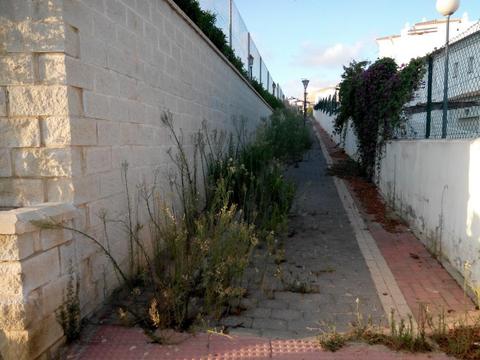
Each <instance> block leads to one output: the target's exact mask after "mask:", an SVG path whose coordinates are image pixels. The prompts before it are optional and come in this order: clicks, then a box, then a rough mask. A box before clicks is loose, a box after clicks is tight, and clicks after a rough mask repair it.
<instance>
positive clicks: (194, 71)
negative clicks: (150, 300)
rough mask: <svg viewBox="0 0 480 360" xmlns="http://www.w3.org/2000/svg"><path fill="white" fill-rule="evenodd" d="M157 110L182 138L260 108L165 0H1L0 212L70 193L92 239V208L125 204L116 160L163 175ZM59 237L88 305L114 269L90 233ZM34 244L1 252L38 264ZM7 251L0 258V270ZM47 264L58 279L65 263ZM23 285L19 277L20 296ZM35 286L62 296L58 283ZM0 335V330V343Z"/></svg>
mask: <svg viewBox="0 0 480 360" xmlns="http://www.w3.org/2000/svg"><path fill="white" fill-rule="evenodd" d="M164 111H170V112H171V113H172V114H173V117H174V121H175V126H176V128H177V130H180V129H181V130H182V132H183V134H184V139H185V141H186V142H187V145H191V143H190V135H191V134H192V133H194V132H195V131H197V129H199V128H200V127H201V124H202V121H204V120H205V121H206V122H207V124H208V127H209V128H211V129H214V128H215V129H221V130H226V131H233V129H234V121H233V119H234V118H237V119H240V118H244V119H245V120H246V122H247V124H248V126H249V128H250V129H254V128H255V126H256V125H257V124H258V121H259V120H260V118H262V117H266V116H268V115H269V114H270V113H271V109H270V108H269V106H268V105H267V104H266V103H265V102H264V101H263V99H261V98H260V96H259V95H258V94H257V93H256V92H255V91H254V90H253V88H252V87H251V86H250V85H249V84H248V82H247V81H245V79H243V77H242V76H241V75H240V74H239V73H238V72H237V71H236V70H235V68H234V67H233V66H232V65H231V64H229V63H228V61H227V60H226V59H225V58H224V57H223V56H222V55H221V54H220V53H219V52H218V50H216V48H215V47H214V46H213V45H212V44H211V43H210V42H209V40H208V39H207V38H206V37H205V36H204V35H203V34H202V33H201V32H200V31H199V30H198V28H197V27H196V26H195V25H194V24H193V23H192V22H191V21H190V20H189V19H188V18H187V17H186V16H185V15H184V14H183V13H182V11H181V10H179V9H178V7H177V6H176V5H175V4H174V3H173V1H171V0H94V1H92V0H0V208H2V207H3V208H7V209H11V208H13V209H14V210H9V211H5V212H4V213H16V212H23V211H27V210H28V211H30V210H31V209H32V208H33V209H37V207H38V206H47V205H49V204H52V203H63V204H71V205H74V207H75V211H76V215H75V216H76V217H75V218H76V220H75V226H76V227H78V228H79V229H81V230H83V231H86V232H88V233H89V234H91V235H93V236H95V237H97V238H98V239H100V240H102V239H103V226H102V223H101V221H100V218H99V215H100V214H102V213H106V214H107V215H108V217H109V218H116V219H118V218H119V217H121V216H123V215H124V213H125V211H126V209H127V205H126V203H127V198H126V195H125V183H124V181H123V180H122V163H124V162H127V163H128V164H129V170H128V183H129V186H130V187H131V189H135V186H136V185H137V184H139V183H141V182H143V181H145V182H147V183H148V182H151V180H152V178H153V174H154V173H155V172H156V171H159V173H160V179H164V180H165V181H166V178H167V177H166V175H167V172H168V171H169V169H171V168H172V164H171V162H170V159H169V157H168V155H167V150H168V149H169V148H170V147H171V146H172V142H171V140H170V138H169V135H168V132H167V131H166V129H165V128H164V127H163V126H162V125H161V121H160V116H161V114H162V113H163V112H164ZM133 193H134V191H132V194H131V195H132V198H131V201H132V203H135V196H134V194H133ZM45 204H47V205H45ZM0 211H1V210H0ZM1 225H2V224H0V226H1ZM109 231H111V232H112V236H111V239H113V240H112V243H111V244H110V245H111V246H112V248H113V249H114V252H115V254H116V255H117V256H118V257H119V260H120V262H122V263H124V264H126V262H127V259H126V254H127V252H128V251H127V238H126V237H127V236H126V234H125V233H124V232H122V231H121V230H120V229H119V226H109ZM2 234H3V233H2ZM36 234H37V235H34V236H33V235H32V236H33V237H29V238H28V237H25V239H24V240H22V241H21V242H22V243H29V246H30V247H32V246H34V245H32V244H37V245H38V244H41V243H42V240H41V239H42V232H41V231H40V230H39V229H37V230H36ZM3 235H5V237H3V238H1V240H2V245H0V253H1V251H2V249H7V250H8V249H10V247H11V246H16V245H15V244H16V243H17V240H16V239H17V237H18V236H20V235H21V234H17V233H13V234H3ZM3 235H1V236H3ZM22 236H23V235H22ZM22 236H20V237H22ZM68 236H70V235H68ZM144 236H145V237H148V234H147V233H146V232H145V234H144ZM27 238H28V239H30V240H28V239H27ZM22 239H23V238H22ZM32 239H33V240H32ZM67 239H68V240H67ZM63 240H66V241H65V243H66V244H65V245H62V247H55V249H56V250H55V251H56V253H55V254H56V256H57V257H58V263H59V264H62V263H65V262H66V261H67V259H68V261H71V262H72V265H73V269H74V273H75V279H76V280H78V281H79V284H80V294H79V295H80V302H81V308H82V314H83V315H88V314H89V313H91V312H92V311H93V310H94V309H96V308H98V306H99V305H101V304H102V301H104V299H105V298H106V296H107V295H108V294H109V293H110V291H111V290H112V289H113V287H115V286H116V285H117V282H116V278H115V276H114V274H113V271H112V268H111V266H110V264H109V263H108V261H107V260H106V259H105V257H104V255H103V254H102V253H101V252H100V251H99V249H98V248H97V247H96V246H95V245H94V244H93V243H91V242H90V241H88V240H87V239H85V238H82V237H79V236H73V238H72V239H70V238H69V237H65V238H64V239H63ZM45 241H47V240H45ZM62 244H63V243H62ZM37 245H35V246H36V247H35V246H34V249H35V252H34V253H29V255H25V256H26V258H25V259H23V258H22V259H16V260H8V261H16V262H17V263H19V264H20V263H22V261H24V260H25V261H27V260H30V259H36V260H35V264H36V265H35V266H38V269H41V271H44V270H43V269H44V268H43V267H42V266H43V265H42V264H43V263H44V262H51V261H52V259H50V258H49V257H47V255H48V256H52V255H51V254H53V252H52V251H50V250H49V249H44V248H43V247H38V246H37ZM7 250H5V251H7ZM8 251H9V253H10V252H11V251H10V250H8ZM15 251H16V250H15ZM22 251H23V250H22ZM49 251H50V252H49ZM45 254H47V255H45ZM52 258H53V257H52ZM122 260H123V261H122ZM8 261H7V260H3V259H0V272H3V271H7V270H5V269H8V268H9V266H10V265H8ZM32 261H33V260H32ZM32 263H33V262H32ZM51 263H52V264H56V263H55V262H51ZM62 271H63V270H62ZM53 273H54V274H56V275H55V276H56V277H57V280H58V281H61V280H60V279H62V281H63V282H62V284H63V285H65V281H64V280H65V274H64V273H62V272H61V271H60V272H58V273H57V272H56V270H55V271H53ZM52 276H53V275H52ZM54 280H55V279H51V281H54ZM18 281H19V282H20V284H21V285H22V283H21V281H20V280H18ZM22 286H26V285H25V284H23V285H22ZM39 286H40V287H39V288H36V289H30V290H32V291H33V290H35V291H37V290H38V289H40V288H41V286H43V284H42V285H39ZM42 289H43V288H42ZM30 290H26V288H24V289H23V292H22V295H21V296H23V301H24V302H25V303H28V302H29V301H30V300H29V296H30V293H31V291H30ZM57 290H58V289H57ZM38 296H39V298H40V299H41V301H45V302H49V303H51V304H57V305H58V304H59V302H61V301H62V295H61V294H60V293H59V291H56V292H55V291H52V292H48V293H47V291H43V290H42V291H41V292H40V295H38ZM8 298H9V297H8V296H6V297H5V298H3V299H2V300H1V301H0V306H2V307H4V309H6V310H5V311H11V309H12V307H10V306H9V305H8V304H7V301H8ZM5 304H7V305H5ZM5 306H6V307H5ZM53 307H54V306H53V305H52V306H50V307H49V308H48V309H49V310H48V311H47V312H50V315H49V316H50V317H49V318H48V319H49V320H48V321H53V317H52V316H53V315H52V314H53V313H54V311H53V310H54V309H53ZM9 309H10V310H9ZM45 314H46V313H45ZM25 316H26V318H28V319H30V315H28V314H27V315H25ZM45 316H46V317H45V319H47V314H46V315H45ZM29 321H30V320H29ZM45 321H46V320H45ZM25 329H27V327H24V328H23V330H25ZM52 329H58V327H55V326H53V325H52ZM23 330H22V331H23ZM29 334H30V332H29ZM2 336H3V337H4V338H5V336H4V335H2V331H1V330H0V343H2V339H1V337H2ZM29 336H30V335H29ZM60 338H61V334H59V333H56V332H54V334H53V335H52V337H51V338H48V339H45V340H44V341H43V340H42V341H40V342H39V343H41V344H42V346H39V348H41V349H43V350H42V351H40V352H39V353H44V354H45V353H46V350H45V349H48V348H50V347H51V346H54V344H56V343H57V342H58V340H59V339H60ZM36 343H38V342H36ZM0 349H6V347H3V348H2V347H1V346H0ZM0 351H4V350H0ZM5 351H6V350H5ZM3 354H4V352H2V355H3ZM31 354H34V355H35V356H34V357H36V356H37V355H38V352H37V351H36V350H32V353H31ZM3 356H4V357H6V355H3ZM34 357H33V355H32V356H30V358H34ZM7 358H8V357H7Z"/></svg>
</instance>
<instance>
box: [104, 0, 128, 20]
mask: <svg viewBox="0 0 480 360" xmlns="http://www.w3.org/2000/svg"><path fill="white" fill-rule="evenodd" d="M105 7H106V9H105V12H106V14H107V16H108V17H109V18H110V19H111V20H112V21H113V22H115V23H116V24H117V25H123V26H125V25H126V24H127V12H126V8H125V6H124V5H123V4H122V3H121V2H120V1H118V0H105Z"/></svg>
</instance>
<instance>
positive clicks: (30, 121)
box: [0, 118, 40, 147]
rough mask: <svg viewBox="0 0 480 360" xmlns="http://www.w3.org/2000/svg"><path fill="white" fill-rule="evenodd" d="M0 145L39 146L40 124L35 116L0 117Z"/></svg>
mask: <svg viewBox="0 0 480 360" xmlns="http://www.w3.org/2000/svg"><path fill="white" fill-rule="evenodd" d="M0 146H2V147H36V146H40V126H39V123H38V120H37V119H36V118H16V119H10V118H0Z"/></svg>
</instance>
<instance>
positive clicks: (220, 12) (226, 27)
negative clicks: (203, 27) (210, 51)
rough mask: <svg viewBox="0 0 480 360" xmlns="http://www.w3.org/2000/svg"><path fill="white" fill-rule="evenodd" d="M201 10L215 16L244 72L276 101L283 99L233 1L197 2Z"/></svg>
mask: <svg viewBox="0 0 480 360" xmlns="http://www.w3.org/2000/svg"><path fill="white" fill-rule="evenodd" d="M199 3H200V6H201V7H202V9H203V10H208V11H210V12H212V13H214V14H215V15H216V25H217V26H218V27H219V28H221V29H222V31H223V33H224V34H225V36H226V38H227V41H228V43H229V44H230V46H231V47H232V48H233V50H234V51H235V54H236V55H237V56H239V57H240V58H241V59H242V61H243V64H244V65H245V70H246V71H247V73H248V74H249V75H250V76H251V77H252V78H253V79H256V80H257V81H258V82H259V83H261V84H262V85H263V87H264V88H265V89H266V90H267V91H268V92H270V93H271V94H273V95H275V96H276V97H277V98H278V99H284V98H285V96H284V94H283V90H282V88H281V87H280V86H279V85H278V83H276V82H275V80H274V79H273V77H272V75H271V73H270V71H269V70H268V68H267V66H266V65H265V60H264V59H263V57H262V55H261V54H260V52H259V51H258V48H257V46H256V45H255V42H254V41H253V38H252V37H251V35H250V32H249V30H248V28H247V26H246V25H245V22H244V21H243V18H242V16H241V15H240V12H239V11H238V9H237V6H236V5H235V2H234V1H233V0H199Z"/></svg>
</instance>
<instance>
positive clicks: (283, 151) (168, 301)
mask: <svg viewBox="0 0 480 360" xmlns="http://www.w3.org/2000/svg"><path fill="white" fill-rule="evenodd" d="M161 120H162V123H163V125H164V126H165V128H166V129H167V130H168V131H169V133H170V136H171V138H172V140H173V143H174V147H173V148H172V149H171V150H170V151H169V152H168V155H169V157H170V160H171V163H172V164H173V165H174V167H175V171H174V172H173V174H171V176H170V178H169V183H170V187H171V190H172V193H174V194H175V195H176V196H175V199H176V200H175V199H172V201H171V202H169V201H168V199H167V198H165V197H162V196H161V195H160V194H161V191H160V189H159V185H158V184H159V182H158V181H157V180H158V179H157V176H155V179H154V181H153V183H152V184H149V185H147V184H141V185H140V186H138V191H137V193H134V192H132V191H131V190H130V188H129V184H128V178H129V177H128V164H126V163H124V165H123V166H122V179H123V180H124V184H125V194H126V197H127V202H126V203H127V209H125V212H126V215H125V216H120V217H119V218H116V219H110V218H109V217H108V216H107V214H106V213H103V215H101V220H102V223H103V227H104V234H103V237H102V238H97V237H96V236H93V235H91V234H89V233H87V232H86V231H84V230H82V229H75V228H74V227H73V226H67V225H65V224H60V223H55V222H50V221H47V222H42V223H38V224H37V225H39V226H41V227H47V228H64V229H68V230H71V231H73V232H75V233H76V234H77V235H80V237H85V238H87V239H89V240H91V241H92V242H93V243H95V244H96V245H97V246H98V247H99V248H100V249H101V250H102V252H103V254H104V255H105V256H106V258H108V259H109V260H110V263H111V264H112V267H113V270H114V271H115V272H116V274H117V276H118V279H119V280H120V282H121V283H122V284H123V285H124V286H125V287H126V290H127V291H126V292H123V293H124V294H125V293H126V294H128V297H129V299H126V300H125V306H120V307H119V309H118V310H119V314H120V317H121V318H122V319H124V320H125V321H126V322H127V323H129V324H139V325H141V326H143V327H144V328H145V329H146V332H147V333H148V334H150V335H151V338H152V340H154V341H161V339H160V338H159V339H157V338H158V336H156V335H154V332H155V329H165V328H172V329H175V330H187V329H189V328H190V327H191V326H192V325H193V324H195V323H197V324H210V323H213V322H215V320H216V319H218V318H219V317H221V316H222V315H224V314H226V313H229V312H231V311H236V309H237V308H238V304H239V300H240V298H242V297H243V296H244V295H245V292H246V289H245V288H243V287H242V286H241V285H242V284H241V279H242V276H243V272H244V270H245V268H246V267H247V265H248V264H249V261H250V258H251V254H252V251H253V249H254V248H255V246H256V245H257V244H258V243H259V242H264V243H265V244H266V245H267V247H268V248H269V249H270V252H272V249H274V248H275V247H276V241H275V237H276V235H277V234H278V233H279V232H282V231H286V228H287V227H286V224H287V220H288V212H289V210H290V207H291V204H292V200H293V196H294V191H295V189H294V187H293V185H292V184H291V183H290V182H288V181H286V180H285V179H284V177H283V170H284V166H285V165H284V164H285V163H286V162H288V161H291V160H295V161H298V160H299V159H300V157H301V153H302V152H303V151H305V150H306V149H307V148H308V147H309V144H310V140H309V139H308V131H307V129H304V128H303V123H302V121H301V119H300V118H299V117H298V116H296V115H295V114H293V113H290V112H283V113H282V112H275V113H274V115H273V116H272V117H271V119H269V120H265V121H264V123H263V124H262V125H261V126H260V128H259V129H258V131H257V133H256V135H255V136H253V137H252V136H251V135H250V134H247V131H246V127H245V123H244V122H239V123H238V124H237V129H236V133H235V134H230V135H228V134H226V133H224V132H221V131H216V130H210V129H208V128H207V126H206V124H205V123H204V124H203V126H202V129H201V130H199V131H198V132H197V133H196V134H194V136H193V138H192V142H193V147H192V146H190V147H187V146H186V145H185V141H184V136H183V133H182V131H181V130H178V129H176V128H175V124H174V120H173V117H172V115H171V114H170V113H165V114H163V115H162V118H161ZM287 138H288V139H287ZM286 140H288V141H287V144H279V143H278V142H279V141H286ZM288 144H293V145H294V148H293V149H290V148H289V147H288V146H289V145H288ZM293 145H292V146H293ZM142 204H143V205H142ZM140 206H143V207H144V209H143V213H145V214H146V216H147V218H148V219H147V221H146V223H147V224H148V228H150V231H151V235H152V236H151V238H152V243H151V244H147V243H145V241H143V240H142V238H141V235H140V234H141V233H142V231H143V230H145V229H144V226H145V225H142V224H141V221H140V215H139V207H140ZM144 220H145V219H143V222H144V223H145V221H144ZM107 224H108V225H111V224H113V225H114V226H119V227H121V228H122V229H123V230H124V231H125V233H126V234H127V239H128V240H127V241H128V247H127V248H128V261H127V263H126V266H124V265H125V264H124V263H121V262H120V260H119V259H117V258H116V257H115V256H114V253H113V251H112V249H111V248H110V241H109V231H108V230H109V226H107Z"/></svg>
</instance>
